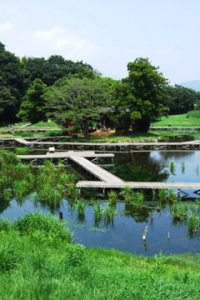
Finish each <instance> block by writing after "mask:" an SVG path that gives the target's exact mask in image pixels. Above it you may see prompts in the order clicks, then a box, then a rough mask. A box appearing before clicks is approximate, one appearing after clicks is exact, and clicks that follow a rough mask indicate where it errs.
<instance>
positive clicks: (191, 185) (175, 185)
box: [76, 181, 200, 190]
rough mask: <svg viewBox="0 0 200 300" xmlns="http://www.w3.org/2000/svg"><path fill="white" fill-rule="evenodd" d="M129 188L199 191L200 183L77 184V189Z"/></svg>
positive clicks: (84, 182)
mask: <svg viewBox="0 0 200 300" xmlns="http://www.w3.org/2000/svg"><path fill="white" fill-rule="evenodd" d="M126 186H129V187H130V188H133V189H140V188H141V189H193V190H199V189H200V183H187V182H135V181H134V182H132V181H130V182H129V181H124V182H122V183H116V182H103V181H79V182H77V184H76V187H77V188H83V187H87V188H103V189H105V188H110V189H122V188H124V187H126Z"/></svg>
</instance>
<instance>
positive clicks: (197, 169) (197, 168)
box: [196, 165, 199, 175]
mask: <svg viewBox="0 0 200 300" xmlns="http://www.w3.org/2000/svg"><path fill="white" fill-rule="evenodd" d="M196 173H197V175H199V166H198V165H197V167H196Z"/></svg>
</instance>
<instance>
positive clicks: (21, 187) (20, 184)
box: [14, 180, 29, 199]
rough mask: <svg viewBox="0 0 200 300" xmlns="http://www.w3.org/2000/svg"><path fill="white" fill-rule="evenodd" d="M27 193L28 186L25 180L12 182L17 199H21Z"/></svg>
mask: <svg viewBox="0 0 200 300" xmlns="http://www.w3.org/2000/svg"><path fill="white" fill-rule="evenodd" d="M28 191H29V186H28V182H27V181H26V180H21V181H15V182H14V193H15V196H16V198H17V199H21V198H22V197H23V196H24V195H25V194H26V193H27V192H28Z"/></svg>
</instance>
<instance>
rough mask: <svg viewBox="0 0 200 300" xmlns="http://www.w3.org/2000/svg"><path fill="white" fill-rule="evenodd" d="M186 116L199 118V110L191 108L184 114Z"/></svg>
mask: <svg viewBox="0 0 200 300" xmlns="http://www.w3.org/2000/svg"><path fill="white" fill-rule="evenodd" d="M186 118H197V119H200V110H192V111H189V112H188V113H187V114H186Z"/></svg>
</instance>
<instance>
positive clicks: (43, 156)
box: [17, 151, 114, 160]
mask: <svg viewBox="0 0 200 300" xmlns="http://www.w3.org/2000/svg"><path fill="white" fill-rule="evenodd" d="M73 155H76V156H80V157H88V158H93V157H94V158H107V157H111V158H113V157H114V154H113V153H99V154H97V153H95V152H94V151H79V152H75V151H66V152H55V153H49V152H48V153H47V154H39V155H36V154H35V155H17V157H18V158H19V159H21V160H32V159H44V160H45V159H51V158H70V157H71V156H73Z"/></svg>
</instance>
